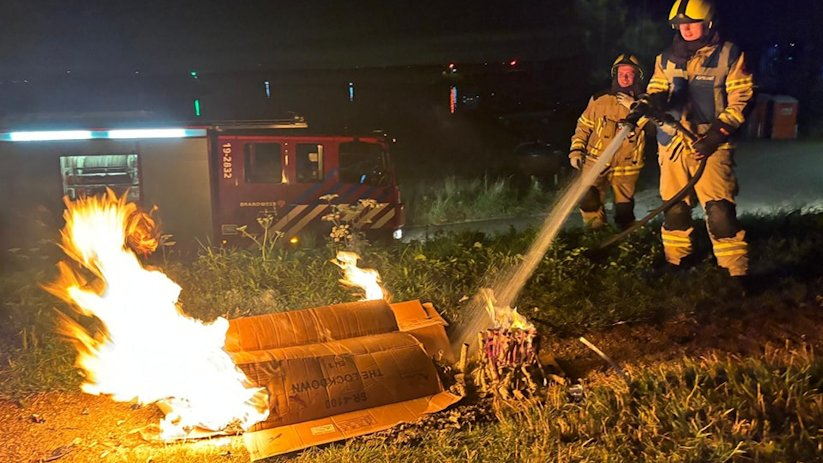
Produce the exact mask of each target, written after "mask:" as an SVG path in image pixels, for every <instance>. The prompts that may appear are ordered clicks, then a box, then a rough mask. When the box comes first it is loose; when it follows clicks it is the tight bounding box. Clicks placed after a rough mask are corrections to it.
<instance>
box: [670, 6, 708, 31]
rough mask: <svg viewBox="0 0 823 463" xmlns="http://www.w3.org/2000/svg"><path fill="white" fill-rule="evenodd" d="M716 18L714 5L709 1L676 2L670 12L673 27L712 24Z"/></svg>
mask: <svg viewBox="0 0 823 463" xmlns="http://www.w3.org/2000/svg"><path fill="white" fill-rule="evenodd" d="M713 17H714V4H713V3H712V2H711V1H709V0H675V2H674V5H672V10H671V11H670V12H669V23H671V25H672V27H675V26H677V25H678V24H687V23H699V22H706V23H710V22H711V21H712V19H713Z"/></svg>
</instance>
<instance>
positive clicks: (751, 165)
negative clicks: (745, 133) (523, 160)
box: [404, 140, 823, 241]
mask: <svg viewBox="0 0 823 463" xmlns="http://www.w3.org/2000/svg"><path fill="white" fill-rule="evenodd" d="M735 161H736V163H737V168H736V172H737V177H738V183H739V185H740V194H739V195H738V197H737V209H738V213H739V214H741V215H742V214H756V215H762V214H774V213H778V212H781V211H794V210H800V211H803V212H809V211H823V140H797V141H795V140H792V141H771V140H758V141H747V142H744V143H741V144H740V146H739V148H738V151H737V153H736V156H735ZM658 175H659V170H658V168H657V164H656V162H655V160H654V159H650V160H648V161H647V166H646V168H645V169H644V172H643V174H642V176H641V180H640V182H639V184H638V192H637V194H636V197H635V202H636V206H635V214H636V215H637V216H638V217H642V216H643V215H644V214H645V213H646V212H647V211H650V210H651V209H654V208H655V207H657V206H658V205H659V204H660V202H661V199H660V194H659V193H658V191H657V180H658ZM607 213H609V214H611V204H608V205H607ZM694 214H695V217H701V216H702V210H701V209H700V208H696V209H695V213H694ZM544 217H545V216H544V215H541V216H533V217H522V218H515V219H493V220H484V221H475V222H465V223H458V224H446V225H440V226H429V227H412V228H409V229H407V230H406V233H405V237H404V241H409V240H420V239H426V238H427V237H431V236H433V235H435V234H436V233H438V232H449V231H467V230H480V231H484V232H487V233H492V234H494V233H502V232H506V231H508V230H509V229H510V228H511V227H514V228H515V229H518V230H520V229H524V228H526V227H529V226H532V225H538V224H540V223H541V222H542V221H543V219H544ZM580 225H581V220H580V217H579V215H578V214H572V216H571V217H569V219H568V220H567V222H566V226H567V227H574V226H580Z"/></svg>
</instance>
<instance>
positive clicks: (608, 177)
mask: <svg viewBox="0 0 823 463" xmlns="http://www.w3.org/2000/svg"><path fill="white" fill-rule="evenodd" d="M590 168H591V164H590V163H588V162H587V163H586V164H585V165H584V166H583V171H584V172H586V171H587V170H588V169H590ZM626 171H629V172H628V173H627V172H626ZM638 177H640V168H639V167H638V168H637V169H634V168H624V169H609V170H608V171H606V172H605V173H604V174H602V175H599V176H598V177H597V179H596V180H595V182H594V185H592V187H591V188H590V189H589V191H588V192H587V193H586V195H585V196H584V197H583V199H582V200H581V201H580V214H581V215H582V216H583V223H584V224H586V225H588V226H590V227H592V228H599V227H602V226H604V225H606V210H605V209H604V207H603V205H604V204H605V203H606V193H607V191H608V189H609V186H611V190H612V193H613V194H614V222H615V224H617V226H618V227H620V228H621V229H623V228H626V227H628V226H629V225H631V223H632V222H634V191H635V187H636V186H637V179H638Z"/></svg>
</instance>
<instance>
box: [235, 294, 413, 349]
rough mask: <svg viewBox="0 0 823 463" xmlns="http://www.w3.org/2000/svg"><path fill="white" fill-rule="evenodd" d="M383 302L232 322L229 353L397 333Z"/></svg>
mask: <svg viewBox="0 0 823 463" xmlns="http://www.w3.org/2000/svg"><path fill="white" fill-rule="evenodd" d="M397 330H398V327H397V321H396V320H395V316H394V313H393V312H392V310H391V308H390V307H389V304H388V303H386V301H384V300H379V301H361V302H350V303H346V304H337V305H332V306H324V307H315V308H311V309H303V310H290V311H287V312H277V313H270V314H264V315H257V316H253V317H243V318H235V319H233V320H229V330H228V332H227V333H226V350H227V351H229V352H238V351H251V350H265V349H276V348H282V347H289V346H300V345H303V344H311V343H316V342H326V341H335V340H339V339H348V338H356V337H359V336H369V335H372V334H382V333H391V332H393V331H397Z"/></svg>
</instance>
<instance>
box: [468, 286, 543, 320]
mask: <svg viewBox="0 0 823 463" xmlns="http://www.w3.org/2000/svg"><path fill="white" fill-rule="evenodd" d="M480 296H481V297H482V298H483V300H484V301H485V302H486V311H487V312H488V314H489V317H490V318H491V319H492V322H493V324H494V328H507V329H518V330H533V329H534V325H533V324H532V323H531V322H530V321H529V320H528V319H527V318H526V317H524V316H523V315H521V314H519V313H518V312H517V308H516V307H515V308H514V309H512V308H511V307H509V306H505V307H499V306H497V305H496V303H497V298H495V297H494V290H493V289H490V288H482V289H481V290H480Z"/></svg>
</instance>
